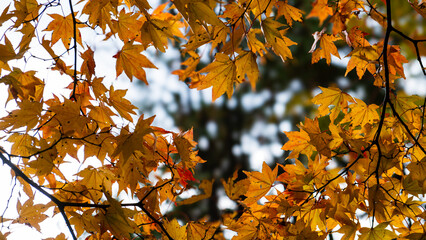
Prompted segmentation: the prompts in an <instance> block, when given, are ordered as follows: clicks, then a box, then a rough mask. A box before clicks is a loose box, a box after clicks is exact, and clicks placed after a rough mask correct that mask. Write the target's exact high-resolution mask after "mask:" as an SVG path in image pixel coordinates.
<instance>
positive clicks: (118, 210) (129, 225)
mask: <svg viewBox="0 0 426 240" xmlns="http://www.w3.org/2000/svg"><path fill="white" fill-rule="evenodd" d="M105 196H106V198H107V200H108V203H109V204H110V206H109V207H108V209H107V210H106V212H105V215H103V216H102V215H101V216H102V217H103V220H104V221H105V223H106V224H107V226H108V228H109V229H110V230H111V232H112V233H113V234H114V235H115V236H118V237H119V238H120V239H126V238H128V236H129V233H139V232H140V231H139V228H138V227H137V226H136V224H135V222H133V221H131V220H130V219H129V217H131V216H133V215H135V213H136V211H135V210H130V209H127V208H122V207H121V204H120V202H119V201H117V200H115V199H113V198H112V197H111V195H110V194H109V193H106V194H105Z"/></svg>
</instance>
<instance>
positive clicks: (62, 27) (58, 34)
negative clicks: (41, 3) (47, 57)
mask: <svg viewBox="0 0 426 240" xmlns="http://www.w3.org/2000/svg"><path fill="white" fill-rule="evenodd" d="M49 16H50V17H51V18H53V20H52V21H51V22H50V23H49V25H47V28H46V29H45V30H44V31H53V32H52V43H51V46H53V45H54V44H55V43H56V42H57V41H58V40H59V39H61V41H62V43H63V44H64V46H65V48H67V49H68V48H70V47H72V46H70V42H71V39H73V38H74V27H76V28H77V30H76V31H77V43H79V44H80V45H83V44H82V42H81V33H80V30H79V28H82V27H84V25H83V24H77V23H76V24H74V23H73V19H72V15H71V14H69V15H68V16H66V17H64V16H62V15H59V14H56V13H54V14H49ZM74 47H77V46H74Z"/></svg>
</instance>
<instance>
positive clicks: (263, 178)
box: [244, 162, 278, 205]
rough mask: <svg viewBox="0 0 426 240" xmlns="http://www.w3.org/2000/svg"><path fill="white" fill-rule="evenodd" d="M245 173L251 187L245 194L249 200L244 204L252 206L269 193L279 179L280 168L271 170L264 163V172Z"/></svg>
mask: <svg viewBox="0 0 426 240" xmlns="http://www.w3.org/2000/svg"><path fill="white" fill-rule="evenodd" d="M244 173H245V174H246V175H247V176H248V178H249V179H250V186H249V189H248V190H247V193H246V194H245V195H246V197H247V198H246V199H245V200H244V203H246V204H247V205H250V204H253V203H255V202H256V201H257V200H259V199H261V198H262V197H263V196H265V195H266V194H267V193H268V192H269V190H270V189H271V187H272V186H273V184H274V182H275V180H276V178H277V173H278V166H276V167H275V168H274V170H271V168H270V167H269V166H268V164H266V163H265V162H263V166H262V172H246V171H244Z"/></svg>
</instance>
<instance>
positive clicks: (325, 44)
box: [311, 33, 340, 65]
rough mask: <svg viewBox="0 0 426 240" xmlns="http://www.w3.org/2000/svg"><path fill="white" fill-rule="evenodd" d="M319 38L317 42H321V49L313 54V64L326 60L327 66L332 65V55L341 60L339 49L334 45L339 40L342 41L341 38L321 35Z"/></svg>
mask: <svg viewBox="0 0 426 240" xmlns="http://www.w3.org/2000/svg"><path fill="white" fill-rule="evenodd" d="M317 38H319V39H315V41H318V40H319V41H320V47H319V48H317V49H315V51H313V52H312V63H316V62H318V61H319V60H321V59H323V58H325V61H326V62H327V64H328V65H330V63H331V54H333V55H334V56H336V57H338V58H340V55H339V52H338V51H337V48H336V46H335V45H334V43H333V42H335V41H337V40H340V37H338V36H334V35H331V34H321V33H320V36H317ZM311 51H312V50H311Z"/></svg>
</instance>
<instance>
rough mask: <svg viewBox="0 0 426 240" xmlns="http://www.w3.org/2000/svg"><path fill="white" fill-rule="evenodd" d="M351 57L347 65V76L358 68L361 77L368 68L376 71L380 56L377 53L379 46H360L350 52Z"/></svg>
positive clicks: (371, 71)
mask: <svg viewBox="0 0 426 240" xmlns="http://www.w3.org/2000/svg"><path fill="white" fill-rule="evenodd" d="M348 56H350V57H351V59H349V62H348V65H347V67H346V72H345V76H346V75H348V73H349V72H350V71H352V69H354V68H356V74H357V75H358V78H359V79H361V78H362V76H364V73H365V71H366V70H368V71H369V72H370V73H371V74H375V73H376V65H375V64H376V63H377V60H378V58H379V54H378V53H377V46H368V47H358V48H355V49H354V50H352V52H351V53H349V54H348Z"/></svg>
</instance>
